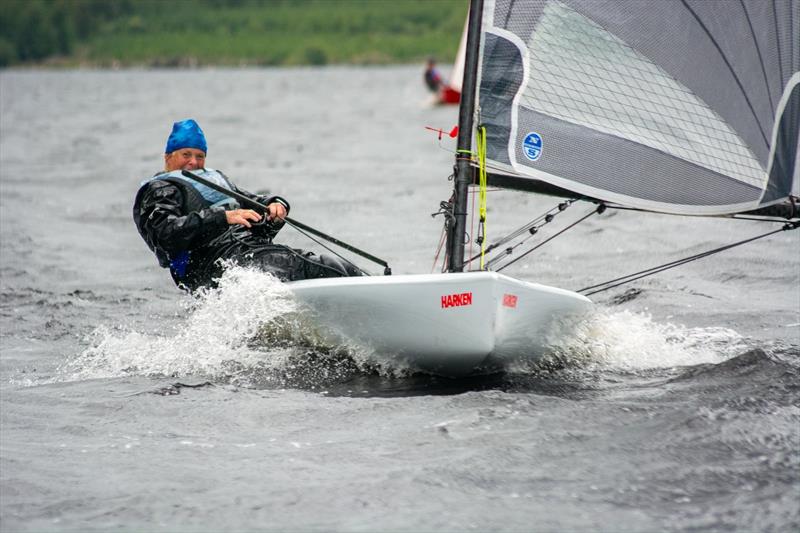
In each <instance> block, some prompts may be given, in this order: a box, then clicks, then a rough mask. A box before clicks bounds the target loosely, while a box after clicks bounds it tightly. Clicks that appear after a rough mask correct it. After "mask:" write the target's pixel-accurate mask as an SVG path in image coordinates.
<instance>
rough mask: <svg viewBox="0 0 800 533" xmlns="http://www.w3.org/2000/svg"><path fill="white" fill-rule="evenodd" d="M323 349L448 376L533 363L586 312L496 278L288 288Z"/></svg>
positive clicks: (570, 298) (566, 294) (530, 286)
mask: <svg viewBox="0 0 800 533" xmlns="http://www.w3.org/2000/svg"><path fill="white" fill-rule="evenodd" d="M287 285H288V286H289V287H290V288H291V290H292V292H293V293H294V294H295V297H296V298H297V300H298V301H299V302H301V303H302V304H305V305H306V306H307V307H308V308H309V309H310V311H311V313H312V314H313V319H312V320H313V322H314V324H315V325H316V326H317V327H318V333H319V334H321V335H322V336H323V337H325V338H326V340H328V341H329V342H332V343H336V344H347V345H349V346H353V345H355V346H359V347H361V348H364V349H366V350H368V351H369V352H372V353H373V354H374V355H375V356H376V358H378V360H382V361H386V362H390V363H395V364H397V365H398V366H409V367H411V368H414V369H417V370H421V371H424V372H429V373H433V374H437V375H442V376H448V377H462V376H468V375H471V374H477V373H485V372H491V371H497V370H501V369H503V368H504V367H506V366H507V365H508V364H510V363H512V362H515V361H535V360H536V359H538V358H540V357H541V356H542V355H543V354H544V353H545V352H546V349H547V347H548V346H549V345H551V343H552V342H553V341H558V340H559V338H560V337H563V335H565V334H568V330H569V329H571V328H570V324H573V323H574V322H575V321H576V320H577V319H579V318H580V316H581V315H583V314H584V313H585V312H586V311H587V310H588V309H589V308H590V307H591V301H590V300H589V299H587V298H585V297H584V296H581V295H580V294H577V293H574V292H571V291H567V290H563V289H557V288H554V287H548V286H545V285H538V284H534V283H527V282H523V281H519V280H516V279H513V278H509V277H507V276H504V275H502V274H498V273H495V272H468V273H451V274H423V275H402V276H383V277H377V276H373V277H354V278H327V279H319V280H304V281H296V282H292V283H289V284H287Z"/></svg>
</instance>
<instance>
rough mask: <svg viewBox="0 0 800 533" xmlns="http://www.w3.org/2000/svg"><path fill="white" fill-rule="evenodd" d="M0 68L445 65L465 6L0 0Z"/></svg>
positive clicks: (398, 0) (372, 1)
mask: <svg viewBox="0 0 800 533" xmlns="http://www.w3.org/2000/svg"><path fill="white" fill-rule="evenodd" d="M2 3H3V9H2V10H0V66H2V67H8V66H40V67H41V66H44V67H57V68H58V67H61V68H71V67H78V66H91V67H101V68H102V67H129V66H145V67H181V66H186V67H193V66H206V65H262V66H267V65H325V64H360V65H367V64H369V65H375V64H390V63H412V62H419V61H422V60H423V59H424V58H426V57H428V56H434V57H436V58H437V59H438V60H440V61H451V60H452V59H453V57H454V56H455V53H456V48H457V47H458V41H459V38H460V36H461V31H462V29H463V26H464V20H465V18H466V15H467V1H466V0H3V2H2Z"/></svg>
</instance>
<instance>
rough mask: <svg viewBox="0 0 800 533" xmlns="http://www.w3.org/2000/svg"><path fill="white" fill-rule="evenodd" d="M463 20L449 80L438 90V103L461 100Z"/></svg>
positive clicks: (464, 55) (463, 55)
mask: <svg viewBox="0 0 800 533" xmlns="http://www.w3.org/2000/svg"><path fill="white" fill-rule="evenodd" d="M468 22H469V19H467V20H466V21H465V22H464V31H462V32H461V41H460V42H459V43H458V52H456V59H455V61H453V70H452V71H451V72H450V81H448V82H447V84H446V85H442V87H441V88H440V89H439V92H438V103H440V104H457V103H459V102H460V101H461V84H462V83H463V81H464V58H465V57H466V53H467V23H468Z"/></svg>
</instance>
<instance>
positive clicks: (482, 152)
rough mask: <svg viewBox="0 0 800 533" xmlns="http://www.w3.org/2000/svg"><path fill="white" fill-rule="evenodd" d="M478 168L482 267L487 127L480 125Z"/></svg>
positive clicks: (484, 247) (482, 257)
mask: <svg viewBox="0 0 800 533" xmlns="http://www.w3.org/2000/svg"><path fill="white" fill-rule="evenodd" d="M478 165H479V166H478V168H479V170H480V174H479V175H480V183H479V189H478V190H479V194H478V213H479V214H480V217H479V219H478V220H479V222H478V224H479V226H478V240H479V241H480V245H481V263H480V265H481V266H480V269H481V270H483V269H484V268H485V267H484V262H483V260H484V255H485V253H486V127H484V126H479V127H478Z"/></svg>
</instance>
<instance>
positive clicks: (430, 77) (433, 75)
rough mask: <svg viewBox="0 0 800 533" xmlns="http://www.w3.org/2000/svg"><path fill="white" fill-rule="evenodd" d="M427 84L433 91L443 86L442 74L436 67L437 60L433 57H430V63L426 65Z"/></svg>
mask: <svg viewBox="0 0 800 533" xmlns="http://www.w3.org/2000/svg"><path fill="white" fill-rule="evenodd" d="M424 79H425V85H427V86H428V89H430V90H431V92H434V93H435V92H436V91H438V90H439V88H440V87H441V86H442V76H441V75H440V74H439V71H438V70H437V68H436V60H435V59H434V58H432V57H429V58H428V63H427V65H426V66H425V75H424Z"/></svg>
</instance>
